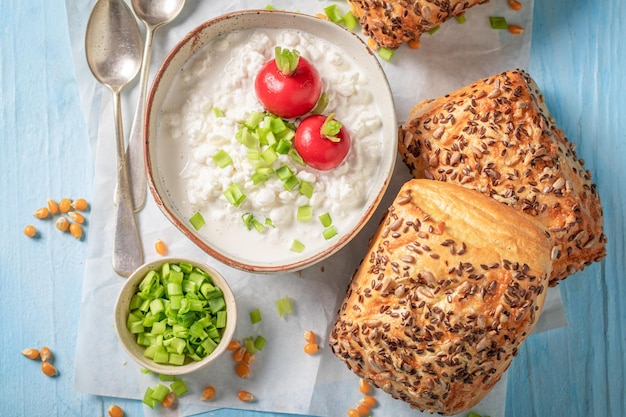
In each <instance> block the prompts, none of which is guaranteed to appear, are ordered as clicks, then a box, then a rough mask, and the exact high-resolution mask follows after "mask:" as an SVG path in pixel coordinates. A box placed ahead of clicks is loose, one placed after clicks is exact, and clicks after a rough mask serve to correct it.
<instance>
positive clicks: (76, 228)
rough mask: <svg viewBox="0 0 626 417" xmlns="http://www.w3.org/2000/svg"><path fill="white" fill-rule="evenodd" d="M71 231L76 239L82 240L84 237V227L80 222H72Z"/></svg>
mask: <svg viewBox="0 0 626 417" xmlns="http://www.w3.org/2000/svg"><path fill="white" fill-rule="evenodd" d="M70 233H71V234H72V236H74V237H75V238H76V239H79V240H80V239H81V238H82V237H83V228H82V227H80V224H78V223H72V224H70Z"/></svg>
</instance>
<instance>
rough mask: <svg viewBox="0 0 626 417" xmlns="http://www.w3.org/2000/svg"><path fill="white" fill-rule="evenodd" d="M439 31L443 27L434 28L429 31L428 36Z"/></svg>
mask: <svg viewBox="0 0 626 417" xmlns="http://www.w3.org/2000/svg"><path fill="white" fill-rule="evenodd" d="M439 29H441V26H439V25H437V26H435V27H434V28H431V29H430V30H428V34H429V35H433V34H434V33H435V32H437V31H438V30H439Z"/></svg>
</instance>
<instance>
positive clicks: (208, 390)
mask: <svg viewBox="0 0 626 417" xmlns="http://www.w3.org/2000/svg"><path fill="white" fill-rule="evenodd" d="M213 397H215V387H213V386H212V385H207V386H206V387H205V388H204V389H203V390H202V394H201V395H200V398H202V400H203V401H209V400H210V399H211V398H213Z"/></svg>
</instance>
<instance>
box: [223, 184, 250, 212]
mask: <svg viewBox="0 0 626 417" xmlns="http://www.w3.org/2000/svg"><path fill="white" fill-rule="evenodd" d="M224 197H226V200H228V202H229V203H230V204H232V205H233V206H235V207H239V205H240V204H241V202H242V201H243V200H245V199H246V195H245V194H244V193H242V192H241V189H240V188H239V186H238V185H237V184H236V183H232V184H230V185H229V186H228V188H227V189H226V190H225V191H224Z"/></svg>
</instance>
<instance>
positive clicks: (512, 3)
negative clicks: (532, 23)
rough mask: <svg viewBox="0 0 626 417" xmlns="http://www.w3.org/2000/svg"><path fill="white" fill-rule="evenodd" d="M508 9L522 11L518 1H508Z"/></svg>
mask: <svg viewBox="0 0 626 417" xmlns="http://www.w3.org/2000/svg"><path fill="white" fill-rule="evenodd" d="M509 7H510V8H511V9H513V10H515V11H518V10H522V3H520V2H519V1H518V0H509Z"/></svg>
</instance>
